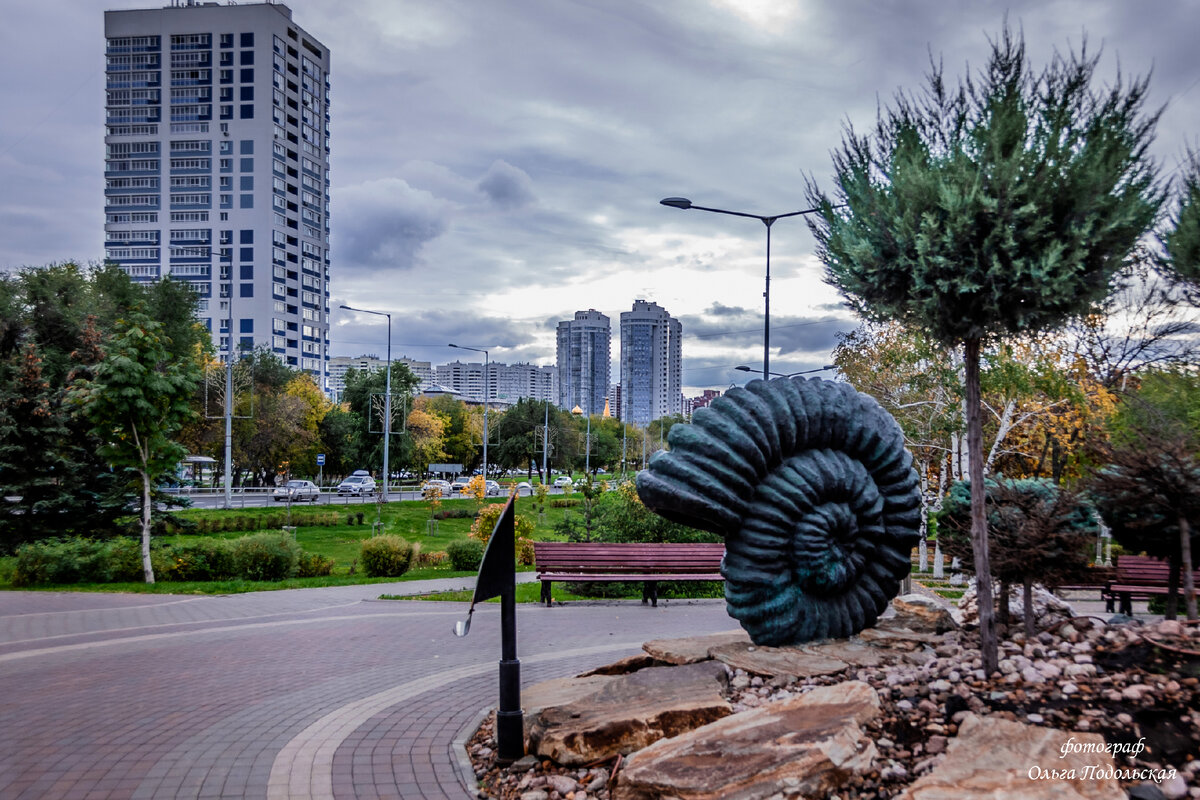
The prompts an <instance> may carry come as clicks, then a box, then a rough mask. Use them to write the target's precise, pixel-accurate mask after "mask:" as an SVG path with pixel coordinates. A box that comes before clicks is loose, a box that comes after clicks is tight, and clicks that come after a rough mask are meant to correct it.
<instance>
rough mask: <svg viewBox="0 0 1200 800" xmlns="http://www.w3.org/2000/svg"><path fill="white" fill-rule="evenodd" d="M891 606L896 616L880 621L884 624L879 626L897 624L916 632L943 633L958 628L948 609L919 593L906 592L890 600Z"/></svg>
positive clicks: (890, 626)
mask: <svg viewBox="0 0 1200 800" xmlns="http://www.w3.org/2000/svg"><path fill="white" fill-rule="evenodd" d="M892 608H893V609H895V611H896V616H894V617H891V618H889V619H887V620H881V621H880V622H881V623H883V622H886V625H880V627H885V628H892V627H893V626H897V627H900V628H906V629H908V630H911V631H916V632H917V633H945V632H946V631H953V630H957V629H958V623H956V622H955V621H954V618H953V617H952V616H950V609H948V608H946V607H945V606H943V605H942V604H941V603H939V602H938V601H937V600H934V599H933V598H931V597H925V596H924V595H920V594H906V595H902V596H900V597H896V598H894V599H893V600H892Z"/></svg>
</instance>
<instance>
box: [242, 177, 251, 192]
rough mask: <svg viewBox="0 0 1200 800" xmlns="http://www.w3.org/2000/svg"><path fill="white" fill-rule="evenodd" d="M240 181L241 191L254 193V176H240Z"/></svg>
mask: <svg viewBox="0 0 1200 800" xmlns="http://www.w3.org/2000/svg"><path fill="white" fill-rule="evenodd" d="M241 181H242V186H241V189H242V191H243V192H252V191H254V176H253V175H243V176H241Z"/></svg>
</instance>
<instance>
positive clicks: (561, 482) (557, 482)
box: [554, 475, 574, 489]
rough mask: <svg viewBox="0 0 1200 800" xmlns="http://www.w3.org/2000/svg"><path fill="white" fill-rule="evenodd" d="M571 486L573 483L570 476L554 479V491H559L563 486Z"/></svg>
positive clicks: (560, 476)
mask: <svg viewBox="0 0 1200 800" xmlns="http://www.w3.org/2000/svg"><path fill="white" fill-rule="evenodd" d="M572 485H574V481H572V480H571V476H570V475H559V476H558V477H557V478H555V479H554V488H556V489H561V488H563V487H564V486H572Z"/></svg>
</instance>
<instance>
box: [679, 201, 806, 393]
mask: <svg viewBox="0 0 1200 800" xmlns="http://www.w3.org/2000/svg"><path fill="white" fill-rule="evenodd" d="M659 203H661V204H662V205H664V206H670V207H671V208H678V209H683V210H685V211H686V210H687V209H689V208H694V209H696V210H697V211H711V212H713V213H714V214H729V215H730V216H733V217H749V218H750V219H756V220H759V221H760V222H762V224H763V225H766V226H767V278H766V285H765V287H764V289H763V368H762V371H763V375H764V376H765V375H768V374H770V370H771V226H772V225H774V224H775V220H779V219H783V218H784V217H797V216H800V215H802V214H812V213H813V212H816V211H820V210H821V209H820V208H807V209H805V210H803V211H789V212H788V213H786V214H775V215H774V216H765V215H763V214H748V213H746V212H744V211H726V210H725V209H723V208H707V207H705V206H698V205H694V204H693V203H692V201H691V200H688V199H687V198H686V197H667V198H664V199H662V200H660V201H659Z"/></svg>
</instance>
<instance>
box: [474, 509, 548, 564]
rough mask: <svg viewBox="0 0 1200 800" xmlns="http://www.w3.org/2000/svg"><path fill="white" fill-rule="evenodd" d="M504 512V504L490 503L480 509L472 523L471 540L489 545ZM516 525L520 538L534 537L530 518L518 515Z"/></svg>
mask: <svg viewBox="0 0 1200 800" xmlns="http://www.w3.org/2000/svg"><path fill="white" fill-rule="evenodd" d="M503 512H504V503H490V504H488V505H486V506H484V507H483V508H482V509H480V511H479V516H478V517H476V518H475V521H474V522H472V523H471V538H472V539H478V540H479V541H481V542H483V543H484V544H487V542H488V539H490V538H492V531H493V530H495V528H496V521H497V520H498V519H500V514H501V513H503ZM514 525H515V527H516V533H517V537H518V538H520V537H526V538H528V537H530V536H532V535H533V529H534V524H533V520H531V519H530V518H529V517H526V516H524V515H522V514H517V515H516V519H515V522H514ZM531 563H532V562H531Z"/></svg>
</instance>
